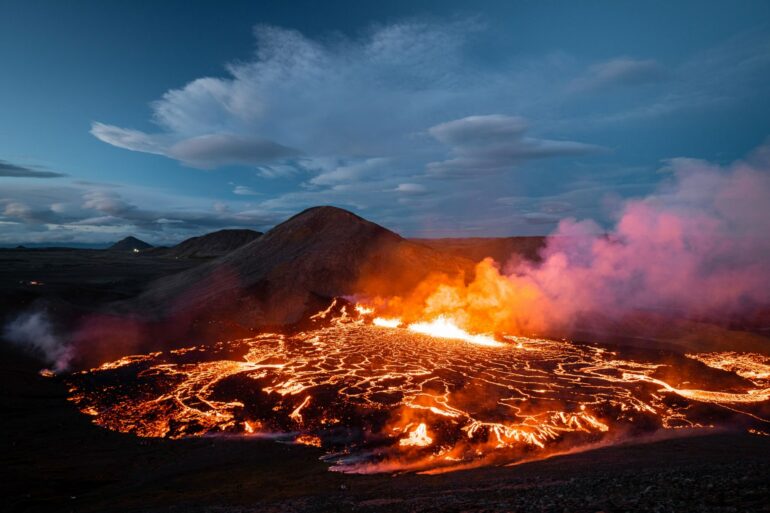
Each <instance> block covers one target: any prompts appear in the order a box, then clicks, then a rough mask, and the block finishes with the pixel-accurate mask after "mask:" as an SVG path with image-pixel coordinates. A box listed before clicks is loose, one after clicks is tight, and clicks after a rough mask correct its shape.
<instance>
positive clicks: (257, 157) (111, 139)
mask: <svg viewBox="0 0 770 513" xmlns="http://www.w3.org/2000/svg"><path fill="white" fill-rule="evenodd" d="M91 134H93V135H94V136H95V137H96V138H98V139H99V140H101V141H103V142H106V143H108V144H112V145H113V146H117V147H119V148H124V149H127V150H132V151H139V152H144V153H153V154H156V155H164V156H166V157H169V158H172V159H176V160H178V161H180V162H182V163H183V164H186V165H188V166H190V167H196V168H200V169H213V168H217V167H223V166H230V165H251V166H257V165H260V164H265V163H266V162H271V161H274V160H279V159H282V158H288V157H294V156H297V155H299V152H298V151H297V150H294V149H292V148H287V147H286V146H282V145H280V144H277V143H274V142H272V141H269V140H267V139H264V138H261V137H256V136H249V135H237V134H227V133H218V134H204V135H198V136H195V137H188V138H181V139H178V138H175V137H174V136H172V135H170V134H146V133H144V132H139V131H137V130H129V129H125V128H120V127H116V126H112V125H105V124H103V123H96V122H95V123H93V124H92V126H91Z"/></svg>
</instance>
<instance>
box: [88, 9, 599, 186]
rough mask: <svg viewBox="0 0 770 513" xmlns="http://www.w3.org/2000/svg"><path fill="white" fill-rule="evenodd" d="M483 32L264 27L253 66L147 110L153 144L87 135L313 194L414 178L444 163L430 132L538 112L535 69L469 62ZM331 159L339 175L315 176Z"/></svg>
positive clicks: (137, 136) (562, 144)
mask: <svg viewBox="0 0 770 513" xmlns="http://www.w3.org/2000/svg"><path fill="white" fill-rule="evenodd" d="M478 28H479V25H478V22H476V21H475V20H471V21H456V22H449V23H440V22H432V23H427V22H422V21H403V22H398V23H392V24H389V25H381V26H378V27H375V28H372V29H370V30H368V31H365V32H363V33H362V35H360V36H359V37H357V38H345V37H342V36H339V35H335V36H334V37H328V38H320V39H310V38H308V37H306V36H304V35H303V34H301V33H299V32H297V31H294V30H287V29H282V28H278V27H271V26H264V25H260V26H257V27H256V28H255V29H254V35H255V38H256V43H257V44H256V48H257V50H256V52H255V54H254V56H253V57H252V58H251V59H249V60H246V61H242V62H238V63H233V64H230V65H228V66H227V68H226V69H227V74H226V75H225V76H223V77H203V78H199V79H196V80H193V81H191V82H190V83H188V84H186V85H184V86H183V87H180V88H178V89H172V90H169V91H167V92H166V93H165V94H163V95H162V97H161V98H160V99H158V100H157V101H155V102H153V103H152V104H151V107H152V110H153V122H154V123H155V124H156V125H157V126H158V127H159V131H158V132H157V133H148V132H142V131H138V130H134V129H131V128H121V127H117V126H113V125H109V124H105V123H102V122H94V123H93V126H92V130H91V132H92V133H93V135H94V136H96V137H97V138H99V139H100V140H102V141H104V142H107V143H109V144H112V145H114V146H118V147H121V148H126V149H130V150H134V151H141V152H147V153H154V154H160V155H165V156H166V157H169V158H172V159H176V160H178V161H180V162H182V163H184V164H186V165H189V166H193V167H200V168H207V169H208V168H216V167H221V166H225V165H247V166H254V167H256V168H257V169H258V173H259V175H260V176H262V177H266V178H267V177H270V178H291V177H294V176H302V175H305V174H308V173H310V174H311V175H315V176H311V178H310V179H309V180H308V181H307V182H306V183H307V184H309V185H311V186H318V187H333V186H337V185H340V184H344V183H346V182H347V181H349V180H367V179H376V176H375V175H376V173H375V171H374V169H373V168H374V167H375V166H380V165H381V164H382V165H384V163H385V162H386V161H390V162H391V163H392V164H394V165H392V166H391V167H390V168H389V169H388V170H387V172H388V173H389V174H391V175H392V176H395V175H399V174H401V175H403V176H409V175H413V174H414V173H415V171H416V170H424V169H425V165H426V164H427V163H428V162H431V161H435V160H436V159H438V158H441V156H442V153H443V149H442V148H441V146H440V145H439V144H437V142H436V140H435V139H433V138H430V137H425V136H424V134H426V133H427V132H426V131H427V130H428V129H429V128H430V127H432V126H433V127H435V126H437V125H439V124H441V123H443V122H444V121H446V120H447V119H452V117H453V116H454V117H456V118H460V117H462V116H468V114H469V113H471V114H472V113H475V112H490V111H493V112H494V110H498V109H499V106H500V105H506V106H508V107H509V108H510V110H511V112H518V109H520V108H521V109H526V108H528V106H530V105H532V104H536V103H537V102H533V101H527V100H528V99H529V100H531V97H532V94H531V91H535V90H540V89H542V84H541V82H543V80H541V78H533V77H534V76H535V74H534V73H533V72H532V70H531V69H530V67H529V65H520V66H504V67H503V68H501V69H491V68H487V69H481V68H478V66H477V65H476V64H475V63H474V61H473V60H472V59H470V57H469V55H468V53H467V52H466V50H467V48H466V47H467V46H468V40H469V39H470V38H471V36H472V35H473V34H475V33H476V32H477V31H478ZM548 65H550V64H548V63H546V64H541V65H540V66H541V67H543V66H548ZM533 82H535V83H533ZM528 97H529V98H528ZM493 109H494V110H493ZM483 118H484V117H483V116H481V117H480V119H483ZM467 119H469V120H470V119H472V118H470V117H469V118H467ZM434 131H435V132H436V133H438V132H439V131H440V128H436V129H435V130H434ZM420 134H422V135H420ZM486 135H489V134H486V133H478V137H484V136H486ZM513 142H514V143H516V149H515V150H514V151H515V152H516V155H514V156H510V157H508V160H512V159H513V158H514V157H515V158H517V159H523V158H541V157H545V156H551V155H558V154H570V155H572V154H580V153H581V152H583V151H584V150H586V149H587V146H584V145H580V144H579V143H571V142H569V141H551V140H546V139H536V138H533V137H525V136H524V135H521V136H520V137H519V138H518V139H516V140H514V141H513ZM500 149H501V148H500ZM460 150H462V148H460ZM477 156H479V157H480V155H477ZM494 158H495V159H499V158H500V157H494ZM323 159H326V160H328V161H330V162H332V163H333V165H330V164H329V163H326V164H323V165H320V166H315V162H316V161H318V160H323ZM386 159H387V160H386ZM396 163H398V164H399V165H398V166H397V165H395V164H396ZM402 163H403V164H405V165H400V164H402ZM475 163H476V164H481V163H480V162H475ZM447 165H449V164H447ZM486 167H489V164H487V165H486Z"/></svg>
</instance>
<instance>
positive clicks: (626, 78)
mask: <svg viewBox="0 0 770 513" xmlns="http://www.w3.org/2000/svg"><path fill="white" fill-rule="evenodd" d="M668 76H669V74H668V71H667V70H666V68H664V67H663V66H662V65H661V64H660V63H658V62H657V61H656V60H654V59H632V58H629V57H618V58H614V59H610V60H608V61H604V62H599V63H597V64H593V65H592V66H590V67H589V68H588V69H587V70H586V71H585V73H583V74H582V75H580V76H578V77H577V78H575V79H574V80H573V81H572V82H571V83H570V84H569V88H570V89H573V90H575V91H595V90H601V89H607V88H611V87H621V86H626V87H629V86H639V85H644V84H649V83H655V82H659V81H661V80H663V79H665V78H667V77H668Z"/></svg>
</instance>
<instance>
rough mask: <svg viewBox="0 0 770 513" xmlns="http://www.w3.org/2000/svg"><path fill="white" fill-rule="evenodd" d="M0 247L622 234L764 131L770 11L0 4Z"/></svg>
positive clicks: (762, 138) (626, 5)
mask: <svg viewBox="0 0 770 513" xmlns="http://www.w3.org/2000/svg"><path fill="white" fill-rule="evenodd" d="M0 11H1V12H2V15H0V65H1V68H0V245H16V244H23V243H38V244H40V243H46V244H72V243H88V244H105V243H108V242H111V241H115V240H118V239H120V238H122V237H124V236H126V235H129V234H131V235H135V236H137V237H140V238H142V239H144V240H147V241H148V242H151V243H153V244H174V243H176V242H178V241H180V240H182V239H185V238H187V237H190V236H195V235H200V234H202V233H205V232H209V231H213V230H217V229H221V228H235V227H248V228H253V229H257V230H266V229H269V228H270V227H271V226H274V225H275V224H277V223H279V222H281V221H282V220H284V219H286V218H288V217H290V216H291V215H293V214H295V213H297V212H299V211H301V210H303V209H305V208H308V207H312V206H316V205H336V206H339V207H342V208H346V209H349V210H352V211H354V212H356V213H357V214H359V215H361V216H363V217H365V218H367V219H370V220H372V221H375V222H377V223H380V224H382V225H384V226H387V227H388V228H391V229H393V230H395V231H397V232H399V233H401V234H402V235H405V236H412V237H444V236H476V237H478V236H510V235H545V234H548V233H551V232H552V231H553V230H554V229H555V228H556V226H557V224H558V222H559V221H560V220H562V219H565V218H574V219H576V220H583V219H592V220H594V221H596V222H597V223H598V225H599V226H611V225H612V223H613V220H614V219H616V218H617V215H618V208H619V205H622V204H623V202H624V201H625V200H627V199H628V198H635V197H643V196H645V195H647V194H649V193H650V192H651V191H654V190H655V189H656V188H658V187H660V186H661V184H665V183H666V181H667V180H670V176H671V173H670V168H671V163H672V162H677V161H679V160H678V159H682V158H692V159H700V160H703V161H707V162H709V163H713V164H715V165H726V164H729V163H731V162H735V161H737V160H740V159H744V158H747V156H749V155H751V154H752V153H753V152H754V153H756V151H757V150H758V149H760V148H763V147H764V146H763V145H766V144H767V141H768V136H770V116H768V113H770V92H769V91H770V87H768V86H770V3H768V2H766V1H757V2H752V1H741V2H732V3H728V2H708V1H697V2H689V1H680V2H657V1H650V2H626V1H603V2H598V1H584V2H566V1H565V2H554V1H499V2H485V1H476V2H473V3H468V2H459V1H458V2H454V1H437V2H427V1H403V2H402V1H390V2H374V1H371V2H370V1H353V2H331V1H330V2H325V3H318V2H292V1H282V2H255V1H250V2H236V1H231V2H213V1H212V2H203V1H190V0H187V1H171V0H169V1H164V2H144V1H138V0H135V1H133V2H128V1H123V0H116V1H111V2H97V1H89V0H82V1H77V2H65V1H60V0H56V1H39V0H19V1H17V0H0Z"/></svg>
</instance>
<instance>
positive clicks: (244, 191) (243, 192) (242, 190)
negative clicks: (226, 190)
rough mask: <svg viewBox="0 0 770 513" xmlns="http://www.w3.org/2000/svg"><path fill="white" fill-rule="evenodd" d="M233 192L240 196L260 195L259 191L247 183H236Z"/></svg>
mask: <svg viewBox="0 0 770 513" xmlns="http://www.w3.org/2000/svg"><path fill="white" fill-rule="evenodd" d="M233 194H237V195H238V196H258V195H259V193H258V192H257V191H255V190H254V189H252V188H251V187H247V186H245V185H236V186H235V187H234V188H233Z"/></svg>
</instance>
